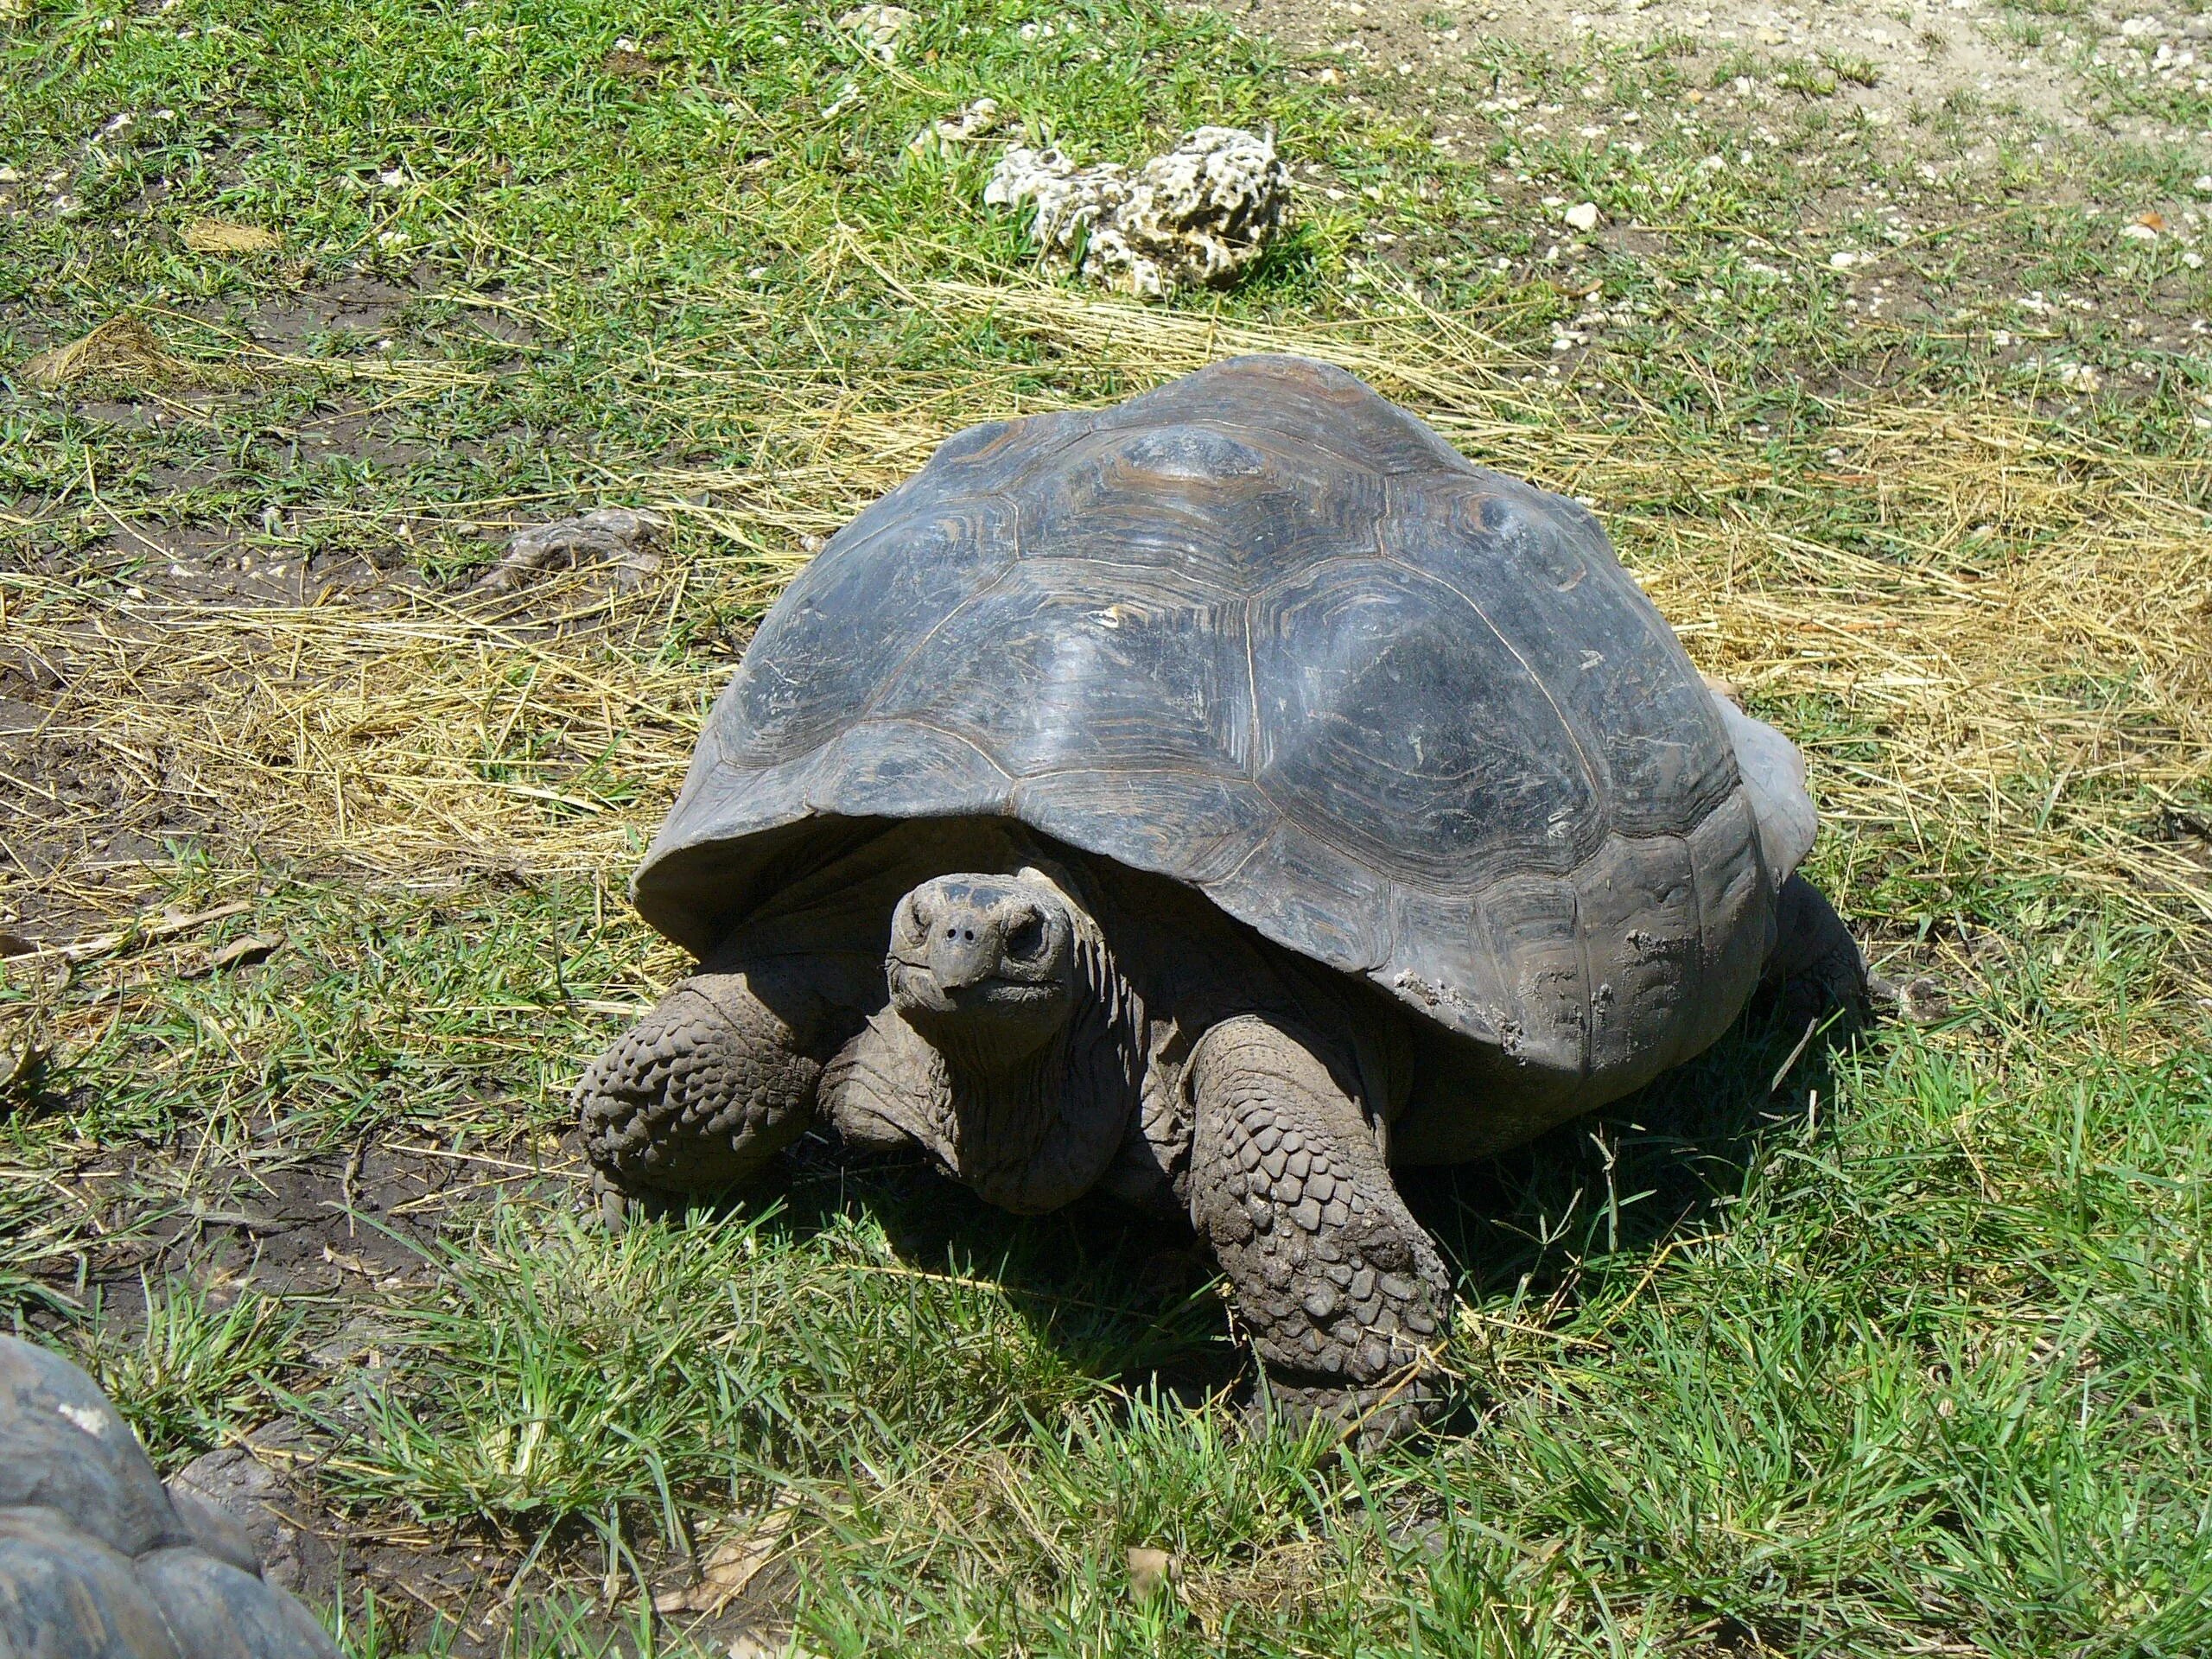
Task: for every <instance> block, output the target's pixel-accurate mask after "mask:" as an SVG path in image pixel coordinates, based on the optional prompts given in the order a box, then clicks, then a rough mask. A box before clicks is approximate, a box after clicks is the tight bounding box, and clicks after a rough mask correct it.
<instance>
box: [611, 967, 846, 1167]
mask: <svg viewBox="0 0 2212 1659" xmlns="http://www.w3.org/2000/svg"><path fill="white" fill-rule="evenodd" d="M776 1000H777V1001H778V1003H779V1005H782V1006H786V1007H792V1006H796V1007H804V1006H806V1004H807V1003H808V1002H809V1001H810V999H807V998H805V997H803V996H802V997H799V998H798V999H793V998H790V997H783V996H779V997H777V999H776ZM801 1023H802V1024H803V1025H811V1024H813V1023H814V1021H813V1020H810V1019H805V1018H802V1020H801ZM808 1036H809V1033H806V1032H803V1031H800V1030H795V1029H794V1028H793V1027H792V1025H791V1023H790V1022H789V1021H788V1020H786V1018H785V1016H784V1015H783V1014H779V1013H778V1012H777V1009H776V1008H775V1007H771V1006H770V1004H769V1003H768V1002H767V1001H763V1000H762V998H761V996H760V995H759V994H758V992H757V991H756V989H755V987H754V984H753V980H752V978H751V977H750V976H747V974H745V973H741V972H740V973H699V974H695V975H693V976H691V977H690V978H689V979H686V980H683V982H680V983H678V984H677V987H676V988H674V989H673V990H671V991H670V992H669V994H668V995H666V996H664V997H663V998H662V999H661V1000H660V1001H659V1002H658V1004H656V1005H655V1007H654V1008H653V1010H652V1013H651V1014H647V1015H646V1016H645V1018H644V1019H643V1020H639V1022H638V1023H637V1024H636V1025H635V1026H633V1027H631V1028H630V1029H629V1030H628V1031H627V1032H625V1033H623V1034H622V1035H621V1036H620V1038H618V1039H616V1040H615V1042H614V1044H613V1046H612V1047H610V1048H609V1049H608V1050H607V1052H605V1053H604V1054H601V1056H600V1057H599V1058H597V1059H596V1060H594V1061H593V1062H592V1063H591V1065H590V1066H589V1067H588V1069H587V1070H586V1071H585V1072H584V1075H583V1077H582V1079H581V1080H580V1081H579V1082H578V1083H577V1084H576V1090H575V1096H574V1097H573V1098H574V1103H575V1108H576V1114H577V1116H578V1118H579V1120H580V1121H581V1122H582V1128H583V1137H584V1150H585V1152H586V1154H588V1156H589V1157H590V1159H591V1161H592V1163H593V1165H594V1166H595V1168H596V1169H597V1171H598V1172H599V1174H600V1176H601V1179H602V1181H603V1183H604V1185H605V1187H608V1188H611V1189H612V1190H613V1194H619V1195H626V1196H629V1197H638V1198H643V1197H647V1196H649V1195H672V1194H683V1193H701V1194H706V1193H713V1192H721V1191H723V1190H724V1189H726V1188H728V1187H732V1186H734V1185H737V1184H738V1183H739V1182H741V1181H742V1180H744V1179H746V1178H747V1176H749V1175H751V1174H753V1173H754V1172H755V1171H756V1170H758V1169H759V1168H760V1166H761V1165H762V1164H764V1163H766V1161H767V1160H769V1159H770V1158H771V1157H772V1156H774V1155H775V1154H777V1153H778V1152H779V1151H781V1150H782V1149H783V1148H784V1147H786V1146H788V1145H790V1144H791V1142H792V1141H795V1140H797V1139H798V1136H799V1135H801V1134H803V1133H804V1131H805V1129H806V1127H807V1125H808V1124H809V1123H810V1122H811V1121H812V1120H813V1116H814V1105H815V1090H816V1086H817V1084H818V1083H819V1082H820V1080H821V1077H822V1065H821V1063H820V1062H819V1061H818V1060H817V1059H815V1058H812V1056H811V1055H810V1053H809V1052H807V1050H808V1047H809V1043H808ZM610 1196H612V1195H610ZM615 1207H616V1208H618V1209H619V1200H618V1203H617V1205H616V1206H615Z"/></svg>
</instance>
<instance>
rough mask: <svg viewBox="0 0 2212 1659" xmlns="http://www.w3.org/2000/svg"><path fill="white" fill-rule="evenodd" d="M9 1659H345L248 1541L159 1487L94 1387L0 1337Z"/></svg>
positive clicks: (226, 1522) (2, 1604)
mask: <svg viewBox="0 0 2212 1659" xmlns="http://www.w3.org/2000/svg"><path fill="white" fill-rule="evenodd" d="M0 1654H4V1655H11V1656H12V1655H16V1654H22V1655H27V1656H28V1655H38V1656H41V1659H338V1649H337V1647H336V1646H335V1645H334V1643H332V1642H331V1639H330V1637H328V1635H327V1634H326V1633H325V1632H324V1630H323V1628H322V1626H321V1625H320V1624H316V1623H315V1618H314V1616H313V1615H312V1614H310V1613H309V1612H308V1610H307V1609H306V1608H305V1607H302V1605H300V1604H299V1603H298V1602H296V1601H295V1600H293V1599H292V1598H291V1597H290V1596H289V1595H287V1594H286V1593H285V1592H283V1591H282V1590H280V1589H278V1588H277V1586H274V1585H271V1584H270V1583H268V1582H267V1581H266V1580H264V1579H263V1577H262V1576H261V1563H260V1561H259V1560H257V1558H256V1556H255V1554H254V1550H253V1545H252V1542H251V1541H250V1540H249V1538H248V1537H247V1535H246V1534H245V1530H244V1529H242V1528H241V1527H240V1526H239V1525H238V1522H236V1521H235V1520H234V1519H232V1517H231V1516H228V1515H227V1514H226V1513H224V1512H223V1511H220V1510H216V1509H214V1508H213V1507H212V1506H210V1505H208V1504H207V1503H201V1502H200V1501H199V1500H198V1499H197V1498H195V1497H193V1495H192V1494H191V1493H190V1492H189V1491H180V1490H175V1489H172V1488H170V1487H168V1486H164V1485H163V1484H162V1478H161V1477H160V1476H159V1475H157V1474H156V1473H155V1472H154V1465H153V1464H152V1463H151V1462H150V1461H149V1460H148V1459H147V1456H146V1452H145V1448H144V1447H143V1446H140V1445H139V1444H138V1440H137V1436H136V1435H134V1434H133V1433H131V1432H130V1426H129V1425H128V1424H127V1423H125V1422H124V1421H123V1419H122V1417H121V1416H120V1415H119V1414H118V1413H117V1411H116V1409H115V1408H114V1406H113V1405H111V1403H110V1402H109V1401H108V1400H107V1397H106V1396H105V1395H103V1394H101V1393H100V1391H99V1388H98V1387H97V1386H96V1385H95V1384H94V1383H93V1382H92V1378H91V1377H89V1376H86V1375H85V1373H84V1372H83V1371H81V1370H78V1368H77V1367H76V1366H74V1365H73V1364H71V1363H69V1362H68V1361H67V1360H66V1359H64V1358H62V1357H60V1355H59V1354H56V1353H53V1352H50V1351H48V1350H46V1349H44V1348H40V1347H37V1346H35V1345H34V1344H30V1343H28V1342H25V1341H23V1340H22V1339H21V1338H16V1337H11V1336H0Z"/></svg>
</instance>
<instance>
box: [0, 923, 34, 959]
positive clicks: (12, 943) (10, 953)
mask: <svg viewBox="0 0 2212 1659" xmlns="http://www.w3.org/2000/svg"><path fill="white" fill-rule="evenodd" d="M37 949H38V945H37V943H36V942H35V941H34V940H31V939H27V938H24V937H23V936H22V934H20V933H16V932H13V931H10V930H9V929H7V928H4V927H0V957H28V956H29V955H30V954H31V953H32V952H33V951H34V950H37Z"/></svg>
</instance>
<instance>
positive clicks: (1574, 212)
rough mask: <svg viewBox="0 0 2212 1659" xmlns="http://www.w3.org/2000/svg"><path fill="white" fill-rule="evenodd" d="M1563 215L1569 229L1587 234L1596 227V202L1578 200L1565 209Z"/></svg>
mask: <svg viewBox="0 0 2212 1659" xmlns="http://www.w3.org/2000/svg"><path fill="white" fill-rule="evenodd" d="M1565 217H1566V219H1567V225H1568V226H1569V227H1570V228H1571V229H1573V230H1578V231H1581V232H1584V233H1585V234H1587V233H1588V232H1592V231H1594V230H1596V229H1597V228H1598V204H1597V203H1596V202H1594V201H1578V202H1576V203H1575V204H1574V206H1573V207H1570V208H1568V209H1567V213H1566V215H1565Z"/></svg>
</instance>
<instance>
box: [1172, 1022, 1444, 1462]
mask: <svg viewBox="0 0 2212 1659" xmlns="http://www.w3.org/2000/svg"><path fill="white" fill-rule="evenodd" d="M1190 1079H1191V1095H1192V1104H1193V1106H1194V1108H1195V1109H1196V1112H1197V1119H1198V1122H1197V1126H1196V1130H1195V1134H1194V1135H1193V1139H1192V1149H1191V1188H1190V1191H1191V1215H1192V1220H1193V1221H1194V1222H1195V1223H1196V1224H1197V1225H1198V1230H1199V1231H1200V1232H1201V1233H1202V1234H1204V1235H1205V1238H1206V1239H1207V1241H1208V1242H1209V1243H1211V1245H1212V1246H1213V1249H1214V1253H1215V1255H1217V1257H1218V1258H1219V1260H1220V1262H1221V1265H1222V1268H1223V1271H1224V1272H1225V1273H1226V1274H1228V1275H1229V1280H1230V1285H1231V1287H1232V1288H1233V1289H1234V1292H1235V1294H1236V1312H1237V1314H1238V1317H1239V1318H1240V1319H1241V1320H1242V1322H1243V1325H1245V1326H1246V1327H1247V1328H1248V1329H1249V1331H1250V1332H1251V1336H1252V1345H1253V1347H1254V1349H1255V1351H1256V1352H1257V1353H1258V1355H1259V1357H1260V1358H1261V1361H1262V1364H1263V1365H1264V1367H1265V1369H1266V1371H1267V1383H1268V1388H1269V1390H1270V1391H1271V1392H1272V1393H1273V1394H1274V1397H1275V1400H1276V1402H1277V1403H1278V1405H1279V1406H1281V1407H1283V1408H1287V1411H1288V1413H1289V1414H1290V1415H1291V1416H1292V1417H1293V1418H1294V1419H1299V1418H1305V1417H1309V1416H1312V1415H1313V1414H1326V1415H1330V1416H1334V1417H1338V1418H1340V1419H1343V1420H1344V1421H1346V1422H1347V1423H1352V1424H1357V1425H1358V1427H1359V1428H1360V1430H1361V1435H1362V1438H1363V1440H1368V1441H1375V1440H1391V1439H1395V1438H1396V1437H1397V1436H1399V1435H1401V1434H1403V1433H1408V1432H1409V1431H1410V1430H1412V1429H1413V1428H1414V1427H1418V1426H1419V1425H1420V1424H1421V1423H1422V1422H1425V1421H1427V1420H1428V1419H1429V1418H1431V1417H1433V1415H1434V1414H1436V1412H1437V1410H1438V1409H1439V1407H1440V1402H1439V1399H1438V1396H1437V1394H1436V1391H1435V1389H1433V1387H1432V1386H1431V1385H1430V1383H1428V1381H1427V1379H1426V1378H1425V1377H1423V1376H1421V1374H1420V1370H1419V1368H1420V1367H1421V1365H1422V1364H1423V1363H1424V1362H1425V1361H1426V1359H1427V1357H1428V1354H1427V1351H1429V1350H1431V1349H1433V1347H1434V1346H1435V1345H1436V1344H1437V1343H1438V1342H1439V1341H1440V1339H1441V1336H1442V1333H1443V1332H1444V1330H1445V1326H1446V1318H1447V1314H1448V1310H1449V1309H1450V1307H1451V1305H1452V1289H1451V1281H1449V1279H1448V1278H1447V1277H1446V1274H1445V1271H1444V1262H1443V1259H1442V1258H1441V1257H1440V1255H1438V1254H1437V1251H1436V1247H1435V1246H1434V1245H1433V1243H1430V1242H1429V1239H1428V1236H1427V1234H1426V1233H1424V1232H1422V1231H1421V1226H1420V1224H1418V1223H1416V1222H1415V1221H1414V1218H1413V1217H1412V1215H1411V1214H1410V1213H1409V1212H1408V1211H1407V1209H1406V1206H1405V1202H1404V1200H1403V1199H1402V1198H1400V1197H1399V1196H1398V1190H1397V1188H1396V1186H1395V1185H1393V1184H1392V1182H1391V1179H1390V1171H1389V1166H1387V1165H1386V1164H1385V1163H1384V1162H1383V1154H1382V1151H1381V1148H1380V1147H1378V1146H1377V1145H1376V1137H1375V1131H1374V1129H1373V1128H1372V1127H1371V1126H1370V1123H1369V1122H1368V1121H1367V1118H1366V1116H1365V1115H1364V1114H1363V1113H1362V1111H1361V1110H1360V1108H1359V1105H1358V1103H1357V1102H1356V1101H1354V1100H1353V1099H1352V1098H1351V1096H1348V1095H1346V1094H1345V1093H1344V1090H1343V1089H1341V1088H1340V1087H1338V1084H1337V1082H1336V1080H1335V1078H1333V1077H1331V1075H1330V1073H1329V1068H1328V1067H1327V1066H1326V1065H1324V1064H1323V1063H1322V1062H1321V1060H1320V1059H1319V1058H1318V1057H1316V1056H1315V1054H1314V1053H1313V1051H1312V1049H1311V1048H1309V1047H1308V1046H1306V1044H1305V1043H1304V1042H1302V1041H1301V1040H1300V1039H1298V1038H1297V1037H1296V1036H1294V1035H1293V1034H1292V1033H1290V1032H1288V1031H1287V1030H1285V1029H1284V1028H1283V1027H1280V1026H1277V1025H1275V1024H1274V1023H1273V1022H1272V1021H1269V1020H1264V1019H1261V1018H1258V1017H1255V1016H1246V1017H1243V1018H1240V1019H1236V1020H1229V1021H1227V1022H1225V1023H1224V1024H1222V1025H1220V1026H1217V1027H1214V1029H1213V1030H1211V1031H1210V1032H1208V1033H1206V1035H1205V1038H1204V1039H1201V1040H1200V1042H1199V1044H1198V1049H1197V1052H1195V1053H1194V1054H1193V1055H1192V1059H1191V1072H1190Z"/></svg>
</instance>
